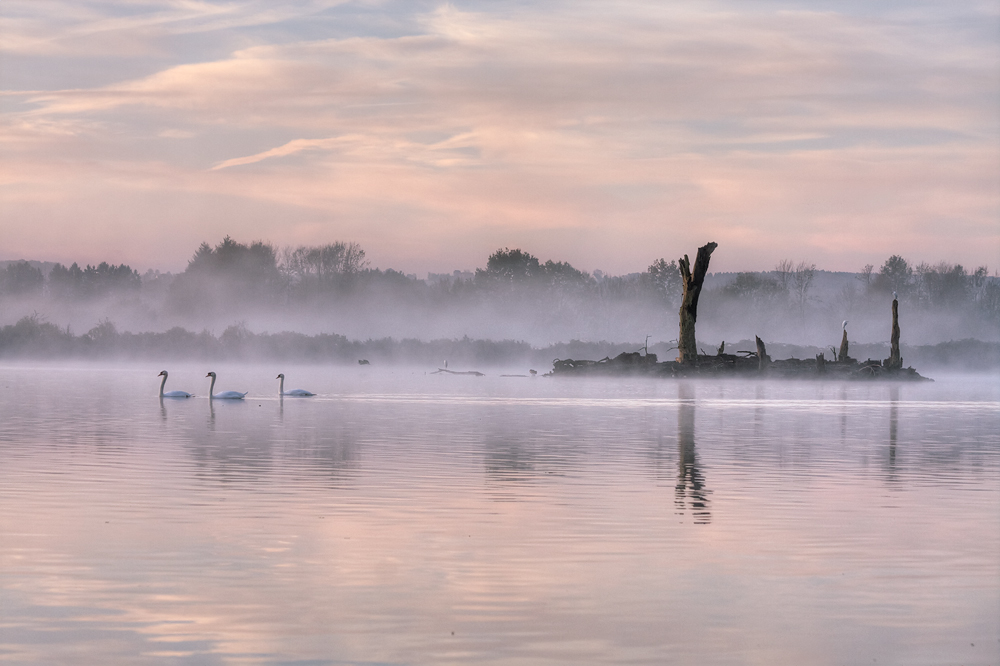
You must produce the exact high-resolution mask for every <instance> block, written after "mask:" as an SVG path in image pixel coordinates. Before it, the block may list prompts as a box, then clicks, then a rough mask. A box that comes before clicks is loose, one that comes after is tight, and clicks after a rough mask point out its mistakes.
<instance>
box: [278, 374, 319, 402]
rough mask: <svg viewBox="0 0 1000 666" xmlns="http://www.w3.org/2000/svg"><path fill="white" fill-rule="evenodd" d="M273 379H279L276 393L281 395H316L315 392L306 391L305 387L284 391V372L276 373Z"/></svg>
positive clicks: (299, 396) (298, 396) (301, 396)
mask: <svg viewBox="0 0 1000 666" xmlns="http://www.w3.org/2000/svg"><path fill="white" fill-rule="evenodd" d="M275 379H280V380H281V381H280V382H278V395H281V396H285V395H290V396H294V397H297V398H305V397H308V396H310V395H316V394H315V393H310V392H309V391H306V390H305V389H291V390H289V391H286V390H285V375H284V373H282V374H280V375H278V376H277V377H275Z"/></svg>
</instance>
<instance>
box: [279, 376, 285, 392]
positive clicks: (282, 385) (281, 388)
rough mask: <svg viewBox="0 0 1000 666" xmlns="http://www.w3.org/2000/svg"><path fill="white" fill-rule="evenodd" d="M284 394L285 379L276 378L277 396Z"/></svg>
mask: <svg viewBox="0 0 1000 666" xmlns="http://www.w3.org/2000/svg"><path fill="white" fill-rule="evenodd" d="M284 394H285V378H284V377H278V395H284Z"/></svg>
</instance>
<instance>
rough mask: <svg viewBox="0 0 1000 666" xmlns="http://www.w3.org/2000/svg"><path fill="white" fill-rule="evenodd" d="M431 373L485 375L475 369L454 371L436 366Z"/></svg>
mask: <svg viewBox="0 0 1000 666" xmlns="http://www.w3.org/2000/svg"><path fill="white" fill-rule="evenodd" d="M431 374H432V375H472V376H473V377H485V376H486V375H484V374H483V373H481V372H476V371H475V370H466V371H465V372H455V371H454V370H448V369H446V368H438V369H437V370H436V371H435V372H432V373H431Z"/></svg>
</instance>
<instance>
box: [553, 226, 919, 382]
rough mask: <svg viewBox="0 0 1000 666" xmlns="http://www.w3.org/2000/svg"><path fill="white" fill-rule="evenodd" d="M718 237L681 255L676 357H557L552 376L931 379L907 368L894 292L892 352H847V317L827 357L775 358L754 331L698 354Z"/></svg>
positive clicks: (633, 354) (623, 355)
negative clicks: (743, 344)
mask: <svg viewBox="0 0 1000 666" xmlns="http://www.w3.org/2000/svg"><path fill="white" fill-rule="evenodd" d="M716 247H718V244H716V243H708V244H706V245H704V246H702V247H700V248H698V254H697V256H696V257H695V263H694V270H693V271H692V270H691V261H690V259H688V256H687V255H684V256H683V257H682V258H681V259H680V260H679V261H678V269H679V270H680V273H681V279H682V285H683V289H684V293H683V298H682V301H681V307H680V313H679V314H680V335H679V337H678V342H677V358H676V359H675V360H673V361H665V362H660V361H659V360H658V359H657V357H656V354H650V353H649V351H648V349H646V350H645V353H640V352H623V353H621V354H619V355H618V356H616V357H615V358H607V357H606V358H603V359H601V360H599V361H585V360H573V359H565V360H561V359H556V360H555V361H553V362H552V371H551V372H550V373H548V375H547V376H567V375H596V376H621V375H644V376H650V377H761V376H766V377H777V378H782V379H885V380H898V381H914V380H916V381H930V380H929V379H928V378H926V377H922V376H921V375H920V374H919V373H917V371H916V370H914V369H913V368H904V367H903V359H902V357H901V356H900V353H899V334H900V331H899V301H898V299H897V298H896V296H895V294H893V300H892V334H891V340H890V344H891V351H890V354H889V358H887V359H884V360H878V359H868V360H866V361H859V360H857V359H854V358H851V357H850V355H849V353H848V351H849V350H848V342H847V322H846V321H845V322H844V325H843V335H842V337H841V341H840V348H839V349H833V352H834V360H832V361H829V360H826V357H825V355H824V354H817V355H816V358H815V359H797V358H787V359H771V357H770V356H768V354H767V349H766V348H765V346H764V342H763V340H761V339H760V337H757V336H755V338H756V342H757V349H756V350H755V351H739V352H737V353H735V354H727V353H726V352H725V342H723V343H722V345H720V347H719V349H718V352H717V353H716V354H714V355H709V354H699V353H698V348H697V344H696V342H695V321H696V320H697V318H698V297H699V296H700V295H701V288H702V284H703V283H704V281H705V274H706V273H707V271H708V262H709V259H710V257H711V255H712V252H713V251H714V250H715V248H716Z"/></svg>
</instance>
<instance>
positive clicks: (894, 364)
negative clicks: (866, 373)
mask: <svg viewBox="0 0 1000 666" xmlns="http://www.w3.org/2000/svg"><path fill="white" fill-rule="evenodd" d="M890 344H891V345H892V346H891V351H890V352H889V360H888V361H887V362H886V367H887V368H892V369H893V370H898V369H900V368H902V367H903V357H902V356H900V355H899V301H898V300H897V299H895V298H894V299H892V337H891V338H890Z"/></svg>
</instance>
